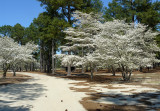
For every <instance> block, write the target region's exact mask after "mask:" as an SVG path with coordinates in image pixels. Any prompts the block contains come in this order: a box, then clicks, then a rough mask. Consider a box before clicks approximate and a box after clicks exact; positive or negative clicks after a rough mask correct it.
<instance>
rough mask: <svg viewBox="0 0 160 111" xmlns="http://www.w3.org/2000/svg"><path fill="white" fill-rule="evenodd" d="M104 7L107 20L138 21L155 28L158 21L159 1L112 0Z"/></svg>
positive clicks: (159, 15) (159, 19)
mask: <svg viewBox="0 0 160 111" xmlns="http://www.w3.org/2000/svg"><path fill="white" fill-rule="evenodd" d="M108 6H109V8H106V9H105V15H104V18H105V19H106V20H107V21H110V20H113V18H115V19H120V20H121V19H126V21H127V22H135V21H136V22H140V23H144V24H145V25H148V27H151V28H152V29H153V30H156V29H157V28H158V27H157V25H158V24H159V23H160V1H156V2H152V0H112V2H111V3H109V5H108Z"/></svg>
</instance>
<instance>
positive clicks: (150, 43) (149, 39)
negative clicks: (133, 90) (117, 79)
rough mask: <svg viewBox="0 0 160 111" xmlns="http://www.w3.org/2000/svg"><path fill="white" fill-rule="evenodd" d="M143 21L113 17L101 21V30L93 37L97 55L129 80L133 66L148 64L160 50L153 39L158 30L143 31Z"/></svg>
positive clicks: (134, 67) (144, 27)
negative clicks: (112, 19) (132, 21)
mask: <svg viewBox="0 0 160 111" xmlns="http://www.w3.org/2000/svg"><path fill="white" fill-rule="evenodd" d="M146 29H147V26H144V25H142V24H137V25H136V26H135V25H134V24H128V23H125V22H124V21H119V20H114V21H113V22H106V23H104V24H103V31H102V33H101V34H99V35H98V36H96V37H95V39H94V44H95V45H96V46H97V49H96V51H95V52H94V53H96V55H97V57H98V58H99V59H101V60H103V61H105V63H107V64H109V65H117V66H118V67H119V68H120V69H121V71H122V77H123V80H125V81H127V80H130V77H131V74H132V71H133V69H136V68H139V67H140V66H144V67H145V66H151V65H152V63H153V62H159V60H158V59H156V58H155V57H156V54H155V52H157V51H160V49H159V47H158V46H157V44H156V42H155V40H154V38H155V37H156V35H157V34H158V33H156V32H152V31H151V30H146Z"/></svg>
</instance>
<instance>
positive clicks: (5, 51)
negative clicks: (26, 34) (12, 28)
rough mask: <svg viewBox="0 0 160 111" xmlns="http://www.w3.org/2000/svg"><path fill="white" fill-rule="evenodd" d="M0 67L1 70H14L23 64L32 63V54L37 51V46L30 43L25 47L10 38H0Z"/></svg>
mask: <svg viewBox="0 0 160 111" xmlns="http://www.w3.org/2000/svg"><path fill="white" fill-rule="evenodd" d="M0 47H1V48H0V65H1V66H2V68H3V70H7V69H8V68H9V67H10V68H16V67H17V66H18V65H22V64H23V63H24V62H28V61H32V60H33V57H32V53H33V52H34V51H35V50H36V49H37V46H36V45H34V44H33V43H32V42H30V43H27V44H26V45H19V44H18V43H17V42H14V40H13V39H12V38H9V37H2V38H0Z"/></svg>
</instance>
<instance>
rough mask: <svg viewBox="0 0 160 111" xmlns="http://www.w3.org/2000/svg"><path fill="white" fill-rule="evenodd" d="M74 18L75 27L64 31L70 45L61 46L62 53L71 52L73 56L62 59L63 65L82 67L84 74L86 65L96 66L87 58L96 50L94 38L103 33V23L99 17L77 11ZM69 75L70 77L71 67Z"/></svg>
mask: <svg viewBox="0 0 160 111" xmlns="http://www.w3.org/2000/svg"><path fill="white" fill-rule="evenodd" d="M73 17H74V18H75V20H76V22H75V23H74V26H75V27H74V28H71V27H70V28H68V29H67V30H65V31H64V32H65V33H66V35H67V36H66V39H67V41H68V43H67V44H66V45H65V46H61V49H62V51H65V52H71V54H72V55H69V54H68V55H65V56H63V58H61V59H62V64H64V63H65V62H66V63H67V64H66V65H67V66H71V64H72V65H74V66H82V73H84V67H85V65H87V64H89V65H90V66H94V65H93V63H94V62H91V61H90V59H88V57H87V56H88V55H89V54H90V53H92V52H93V51H94V50H95V46H94V44H93V36H94V35H96V34H98V33H99V32H100V31H101V29H100V25H101V23H100V22H99V21H98V20H97V15H96V16H95V14H92V13H91V14H86V13H82V12H79V11H76V12H75V13H74V14H73ZM64 60H65V61H64ZM69 61H70V62H69ZM71 61H72V62H71ZM92 61H93V59H92ZM91 64H92V65H91ZM92 69H93V68H91V70H92ZM91 72H93V71H91ZM68 75H70V69H69V67H68ZM92 75H93V73H92Z"/></svg>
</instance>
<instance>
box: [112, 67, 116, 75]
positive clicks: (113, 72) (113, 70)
mask: <svg viewBox="0 0 160 111" xmlns="http://www.w3.org/2000/svg"><path fill="white" fill-rule="evenodd" d="M112 74H113V76H116V73H115V69H114V67H113V66H112Z"/></svg>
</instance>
